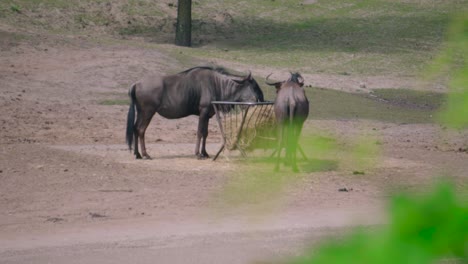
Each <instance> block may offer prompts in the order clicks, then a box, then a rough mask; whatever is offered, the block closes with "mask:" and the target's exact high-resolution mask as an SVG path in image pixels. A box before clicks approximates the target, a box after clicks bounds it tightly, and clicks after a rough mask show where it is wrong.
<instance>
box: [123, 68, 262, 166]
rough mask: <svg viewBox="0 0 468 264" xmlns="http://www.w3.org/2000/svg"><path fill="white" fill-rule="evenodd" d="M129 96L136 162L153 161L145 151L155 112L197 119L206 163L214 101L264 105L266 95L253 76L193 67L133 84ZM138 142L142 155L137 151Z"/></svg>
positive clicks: (201, 154) (130, 137) (199, 153)
mask: <svg viewBox="0 0 468 264" xmlns="http://www.w3.org/2000/svg"><path fill="white" fill-rule="evenodd" d="M128 94H129V96H130V98H131V104H130V108H129V110H128V117H127V133H126V139H127V144H128V146H129V148H130V150H131V149H132V142H133V140H134V144H135V145H134V154H135V156H136V158H137V159H141V158H147V159H150V156H149V155H148V153H147V152H146V147H145V131H146V128H147V127H148V125H149V123H150V121H151V118H152V117H153V115H154V114H155V113H156V112H157V113H159V114H160V115H161V116H163V117H165V118H168V119H176V118H182V117H186V116H189V115H198V116H199V121H198V130H197V143H196V147H195V155H196V156H198V158H200V159H204V158H208V157H209V155H208V153H207V152H206V147H205V145H206V138H207V136H208V123H209V119H210V118H211V117H212V116H213V115H214V114H215V112H214V108H213V106H212V105H211V101H233V102H257V101H260V102H263V101H264V99H263V92H262V90H261V89H260V87H259V86H258V84H257V82H256V81H255V80H254V79H253V78H252V75H251V74H250V73H249V74H248V75H247V76H246V77H243V76H239V75H235V74H232V73H229V72H227V71H226V70H225V69H224V68H221V67H194V68H190V69H188V70H186V71H183V72H180V73H177V74H174V75H167V76H151V77H147V78H144V79H142V80H141V81H138V82H137V83H135V84H133V85H132V86H131V88H130V90H129V92H128ZM135 109H136V121H135ZM138 140H140V145H141V152H142V153H141V154H142V155H141V154H140V152H139V151H138ZM200 141H202V144H201V148H200Z"/></svg>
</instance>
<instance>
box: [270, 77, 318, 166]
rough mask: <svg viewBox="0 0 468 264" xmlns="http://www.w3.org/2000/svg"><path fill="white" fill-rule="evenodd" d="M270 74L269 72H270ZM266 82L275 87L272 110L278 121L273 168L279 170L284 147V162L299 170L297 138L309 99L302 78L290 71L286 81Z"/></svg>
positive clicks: (307, 113)
mask: <svg viewBox="0 0 468 264" xmlns="http://www.w3.org/2000/svg"><path fill="white" fill-rule="evenodd" d="M270 75H271V74H270ZM270 75H268V76H267V78H266V83H267V84H268V85H271V86H275V87H276V99H275V104H274V111H275V116H276V121H277V123H278V148H277V150H276V152H277V153H276V154H277V159H276V165H275V170H276V171H278V170H279V164H280V157H281V150H282V149H283V148H284V147H285V148H286V163H287V164H289V165H291V167H292V169H293V171H295V172H297V171H299V170H298V168H297V162H296V152H297V148H298V140H299V136H300V135H301V131H302V127H303V125H304V121H305V120H306V119H307V117H308V115H309V100H308V99H307V96H306V94H305V91H304V89H303V88H302V86H303V85H304V78H302V76H301V75H300V74H299V73H291V76H290V78H289V79H288V80H286V81H281V82H268V77H270Z"/></svg>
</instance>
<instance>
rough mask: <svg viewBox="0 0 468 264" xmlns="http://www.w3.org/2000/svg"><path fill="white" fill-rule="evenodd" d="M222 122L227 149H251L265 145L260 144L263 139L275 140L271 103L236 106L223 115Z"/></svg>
mask: <svg viewBox="0 0 468 264" xmlns="http://www.w3.org/2000/svg"><path fill="white" fill-rule="evenodd" d="M246 111H247V113H246ZM243 120H245V121H244V124H243V126H242V121H243ZM223 124H224V126H223V130H224V131H223V132H224V136H225V140H226V142H225V147H226V148H227V149H228V150H234V149H238V148H240V149H242V150H252V149H254V148H257V147H265V146H262V145H263V143H262V142H264V141H267V142H268V141H273V142H274V141H275V135H274V134H275V131H276V129H275V126H276V120H275V114H274V111H273V105H253V106H236V108H234V109H233V110H231V111H230V112H229V113H228V114H226V115H225V116H224V120H223Z"/></svg>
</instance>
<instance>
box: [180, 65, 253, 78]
mask: <svg viewBox="0 0 468 264" xmlns="http://www.w3.org/2000/svg"><path fill="white" fill-rule="evenodd" d="M197 69H204V70H212V71H215V72H217V73H220V74H222V75H227V76H232V77H240V78H243V77H245V76H243V75H240V74H237V73H233V72H232V71H229V70H227V69H226V68H224V67H221V66H196V67H193V68H190V69H187V70H185V71H182V72H179V74H187V73H189V72H191V71H193V70H197Z"/></svg>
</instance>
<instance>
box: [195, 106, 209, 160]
mask: <svg viewBox="0 0 468 264" xmlns="http://www.w3.org/2000/svg"><path fill="white" fill-rule="evenodd" d="M209 121H210V119H209V117H208V109H202V110H201V111H200V117H199V119H198V131H197V144H196V146H195V155H196V156H197V157H198V158H199V159H206V158H209V157H210V156H209V155H208V153H207V152H206V138H207V137H208V123H209ZM200 142H201V150H200Z"/></svg>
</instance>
